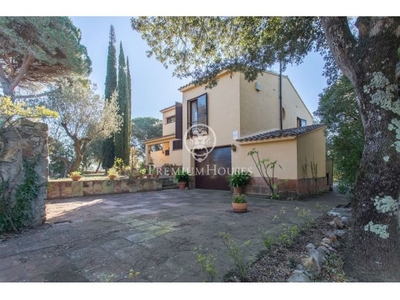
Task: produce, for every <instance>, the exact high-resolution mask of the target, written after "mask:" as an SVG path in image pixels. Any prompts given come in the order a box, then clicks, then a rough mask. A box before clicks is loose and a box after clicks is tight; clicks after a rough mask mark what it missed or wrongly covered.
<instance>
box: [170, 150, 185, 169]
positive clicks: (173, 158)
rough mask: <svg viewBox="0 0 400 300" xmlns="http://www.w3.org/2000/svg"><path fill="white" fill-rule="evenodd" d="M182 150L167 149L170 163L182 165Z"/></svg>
mask: <svg viewBox="0 0 400 300" xmlns="http://www.w3.org/2000/svg"><path fill="white" fill-rule="evenodd" d="M183 151H184V150H172V148H171V150H170V151H169V163H170V164H172V165H177V166H182V153H183Z"/></svg>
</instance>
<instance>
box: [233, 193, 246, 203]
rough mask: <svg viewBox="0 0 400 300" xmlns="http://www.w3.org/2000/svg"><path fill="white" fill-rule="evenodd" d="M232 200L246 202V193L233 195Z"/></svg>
mask: <svg viewBox="0 0 400 300" xmlns="http://www.w3.org/2000/svg"><path fill="white" fill-rule="evenodd" d="M232 202H233V203H247V200H246V195H244V194H240V195H233V197H232Z"/></svg>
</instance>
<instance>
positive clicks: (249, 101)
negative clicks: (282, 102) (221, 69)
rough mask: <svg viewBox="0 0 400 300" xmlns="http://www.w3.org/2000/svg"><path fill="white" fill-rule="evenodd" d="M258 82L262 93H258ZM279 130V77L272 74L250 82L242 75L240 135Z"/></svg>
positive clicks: (266, 74)
mask: <svg viewBox="0 0 400 300" xmlns="http://www.w3.org/2000/svg"><path fill="white" fill-rule="evenodd" d="M256 82H259V83H260V84H261V91H256V88H255V85H256ZM274 129H279V77H278V76H276V75H273V74H270V73H265V74H264V75H263V76H258V78H257V80H255V81H253V82H248V81H247V80H245V79H244V75H243V74H240V135H241V136H242V137H243V136H248V135H251V134H255V133H259V132H265V131H267V130H274Z"/></svg>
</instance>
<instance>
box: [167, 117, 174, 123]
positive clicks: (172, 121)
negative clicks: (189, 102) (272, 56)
mask: <svg viewBox="0 0 400 300" xmlns="http://www.w3.org/2000/svg"><path fill="white" fill-rule="evenodd" d="M170 123H175V116H172V117H168V118H167V124H170Z"/></svg>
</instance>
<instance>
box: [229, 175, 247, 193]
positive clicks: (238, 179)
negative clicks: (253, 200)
mask: <svg viewBox="0 0 400 300" xmlns="http://www.w3.org/2000/svg"><path fill="white" fill-rule="evenodd" d="M250 178H251V176H250V173H249V172H244V171H239V170H237V171H236V172H235V173H233V174H232V175H230V176H229V177H228V181H229V185H230V186H231V187H233V193H234V194H242V193H243V189H244V187H245V186H246V185H247V184H248V183H249V181H250Z"/></svg>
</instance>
